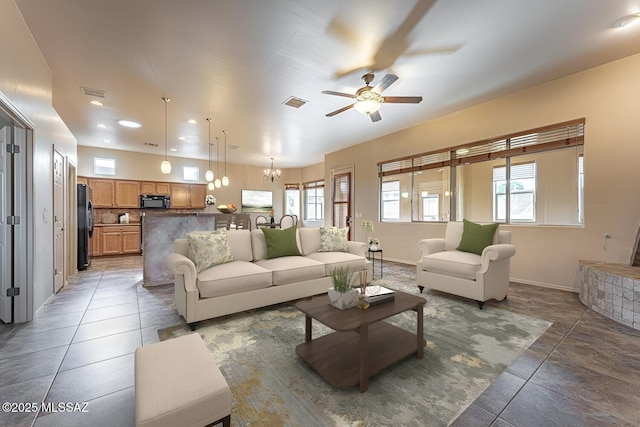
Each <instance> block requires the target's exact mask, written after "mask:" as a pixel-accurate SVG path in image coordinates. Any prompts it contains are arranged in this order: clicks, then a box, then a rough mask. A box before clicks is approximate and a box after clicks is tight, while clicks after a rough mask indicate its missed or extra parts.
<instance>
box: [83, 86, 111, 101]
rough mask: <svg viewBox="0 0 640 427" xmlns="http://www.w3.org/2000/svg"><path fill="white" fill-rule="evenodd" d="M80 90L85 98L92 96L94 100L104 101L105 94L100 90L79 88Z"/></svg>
mask: <svg viewBox="0 0 640 427" xmlns="http://www.w3.org/2000/svg"><path fill="white" fill-rule="evenodd" d="M80 90H81V91H82V93H84V94H85V95H87V96H93V97H95V98H100V99H105V98H106V97H107V96H106V92H105V91H103V90H100V89H91V88H90V87H84V86H80Z"/></svg>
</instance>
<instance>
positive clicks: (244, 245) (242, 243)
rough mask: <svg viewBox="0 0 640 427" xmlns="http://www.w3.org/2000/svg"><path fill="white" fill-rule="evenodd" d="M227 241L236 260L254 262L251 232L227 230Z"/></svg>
mask: <svg viewBox="0 0 640 427" xmlns="http://www.w3.org/2000/svg"><path fill="white" fill-rule="evenodd" d="M227 240H228V241H229V247H230V248H231V253H232V254H233V258H234V259H236V260H239V261H253V252H252V251H251V232H250V231H249V230H227Z"/></svg>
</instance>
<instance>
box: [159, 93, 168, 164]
mask: <svg viewBox="0 0 640 427" xmlns="http://www.w3.org/2000/svg"><path fill="white" fill-rule="evenodd" d="M162 100H163V101H164V160H163V161H162V163H160V172H162V173H164V174H169V173H171V163H170V162H169V160H168V159H167V152H168V151H169V145H168V143H167V104H168V103H169V101H171V99H169V98H167V97H163V98H162Z"/></svg>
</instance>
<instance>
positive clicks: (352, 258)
mask: <svg viewBox="0 0 640 427" xmlns="http://www.w3.org/2000/svg"><path fill="white" fill-rule="evenodd" d="M307 258H310V259H312V260H315V261H318V262H321V263H323V264H324V265H325V275H327V276H330V275H331V270H333V269H334V268H337V267H344V268H346V269H347V270H349V271H360V270H365V269H366V268H367V261H366V258H364V257H361V256H358V255H354V254H351V253H348V252H315V253H312V254H309V255H307Z"/></svg>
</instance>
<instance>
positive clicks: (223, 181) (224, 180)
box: [222, 130, 229, 187]
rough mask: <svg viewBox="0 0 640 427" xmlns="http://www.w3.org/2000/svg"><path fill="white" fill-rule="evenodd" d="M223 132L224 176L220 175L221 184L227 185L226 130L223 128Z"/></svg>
mask: <svg viewBox="0 0 640 427" xmlns="http://www.w3.org/2000/svg"><path fill="white" fill-rule="evenodd" d="M222 132H224V176H223V177H222V186H223V187H227V186H228V185H229V177H228V176H227V134H228V133H229V131H228V130H223V131H222Z"/></svg>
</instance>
